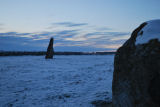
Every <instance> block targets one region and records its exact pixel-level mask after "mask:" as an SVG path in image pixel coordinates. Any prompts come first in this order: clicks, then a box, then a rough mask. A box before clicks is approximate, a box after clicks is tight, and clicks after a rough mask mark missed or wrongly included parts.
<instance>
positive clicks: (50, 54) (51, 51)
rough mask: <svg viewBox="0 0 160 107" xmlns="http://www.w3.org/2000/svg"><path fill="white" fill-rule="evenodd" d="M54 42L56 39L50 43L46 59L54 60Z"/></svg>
mask: <svg viewBox="0 0 160 107" xmlns="http://www.w3.org/2000/svg"><path fill="white" fill-rule="evenodd" d="M53 41H54V39H53V38H51V39H50V42H49V45H48V48H47V53H46V57H45V58H46V59H52V58H53V54H54V50H53Z"/></svg>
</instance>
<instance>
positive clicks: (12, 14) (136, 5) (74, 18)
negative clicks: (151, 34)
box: [0, 0, 160, 52]
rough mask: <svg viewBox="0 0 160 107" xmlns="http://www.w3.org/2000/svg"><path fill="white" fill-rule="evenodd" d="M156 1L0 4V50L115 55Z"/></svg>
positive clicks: (2, 0)
mask: <svg viewBox="0 0 160 107" xmlns="http://www.w3.org/2000/svg"><path fill="white" fill-rule="evenodd" d="M159 5H160V0H0V14H1V15H0V51H46V49H47V46H48V43H49V39H50V38H51V37H54V50H55V51H82V52H93V51H116V50H117V49H118V48H119V47H120V46H122V45H123V43H124V42H125V41H126V40H127V39H128V38H129V37H130V35H131V33H132V31H133V30H134V29H135V28H136V27H138V26H139V25H140V24H141V23H143V22H145V21H148V20H153V19H159V18H160V13H159V12H160V6H159Z"/></svg>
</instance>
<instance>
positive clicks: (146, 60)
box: [112, 22, 160, 107]
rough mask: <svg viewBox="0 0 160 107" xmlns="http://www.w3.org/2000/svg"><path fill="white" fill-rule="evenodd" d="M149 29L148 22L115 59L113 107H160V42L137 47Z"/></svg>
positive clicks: (151, 42) (134, 32) (119, 51)
mask: <svg viewBox="0 0 160 107" xmlns="http://www.w3.org/2000/svg"><path fill="white" fill-rule="evenodd" d="M145 26H147V22H146V23H143V24H141V25H140V26H139V27H138V28H137V29H135V30H134V31H133V33H132V34H131V37H130V39H129V40H127V41H126V43H124V45H123V46H122V47H120V48H119V49H118V50H117V53H116V55H115V60H114V74H113V83H112V104H113V107H160V42H159V41H158V39H152V40H150V41H149V42H148V43H146V44H140V45H135V41H136V37H137V34H138V33H139V31H140V30H141V29H142V28H143V27H145ZM159 27H160V26H159ZM151 30H152V29H151ZM141 35H142V36H143V33H142V34H141ZM150 36H152V35H150Z"/></svg>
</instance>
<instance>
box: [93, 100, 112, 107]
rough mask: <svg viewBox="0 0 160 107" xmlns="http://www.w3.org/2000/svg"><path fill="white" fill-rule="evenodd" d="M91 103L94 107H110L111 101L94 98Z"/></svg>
mask: <svg viewBox="0 0 160 107" xmlns="http://www.w3.org/2000/svg"><path fill="white" fill-rule="evenodd" d="M91 104H93V105H94V106H95V107H112V102H107V101H104V100H95V101H92V102H91Z"/></svg>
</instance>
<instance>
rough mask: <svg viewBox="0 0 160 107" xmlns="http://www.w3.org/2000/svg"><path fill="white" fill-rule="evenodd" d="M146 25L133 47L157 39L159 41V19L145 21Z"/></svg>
mask: <svg viewBox="0 0 160 107" xmlns="http://www.w3.org/2000/svg"><path fill="white" fill-rule="evenodd" d="M146 23H147V25H145V26H144V27H143V28H142V29H141V31H139V33H138V36H137V38H136V42H135V45H138V44H146V43H148V42H149V41H150V40H152V39H158V40H159V41H160V19H159V20H151V21H147V22H146ZM142 32H143V34H142ZM141 34H142V35H141Z"/></svg>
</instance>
